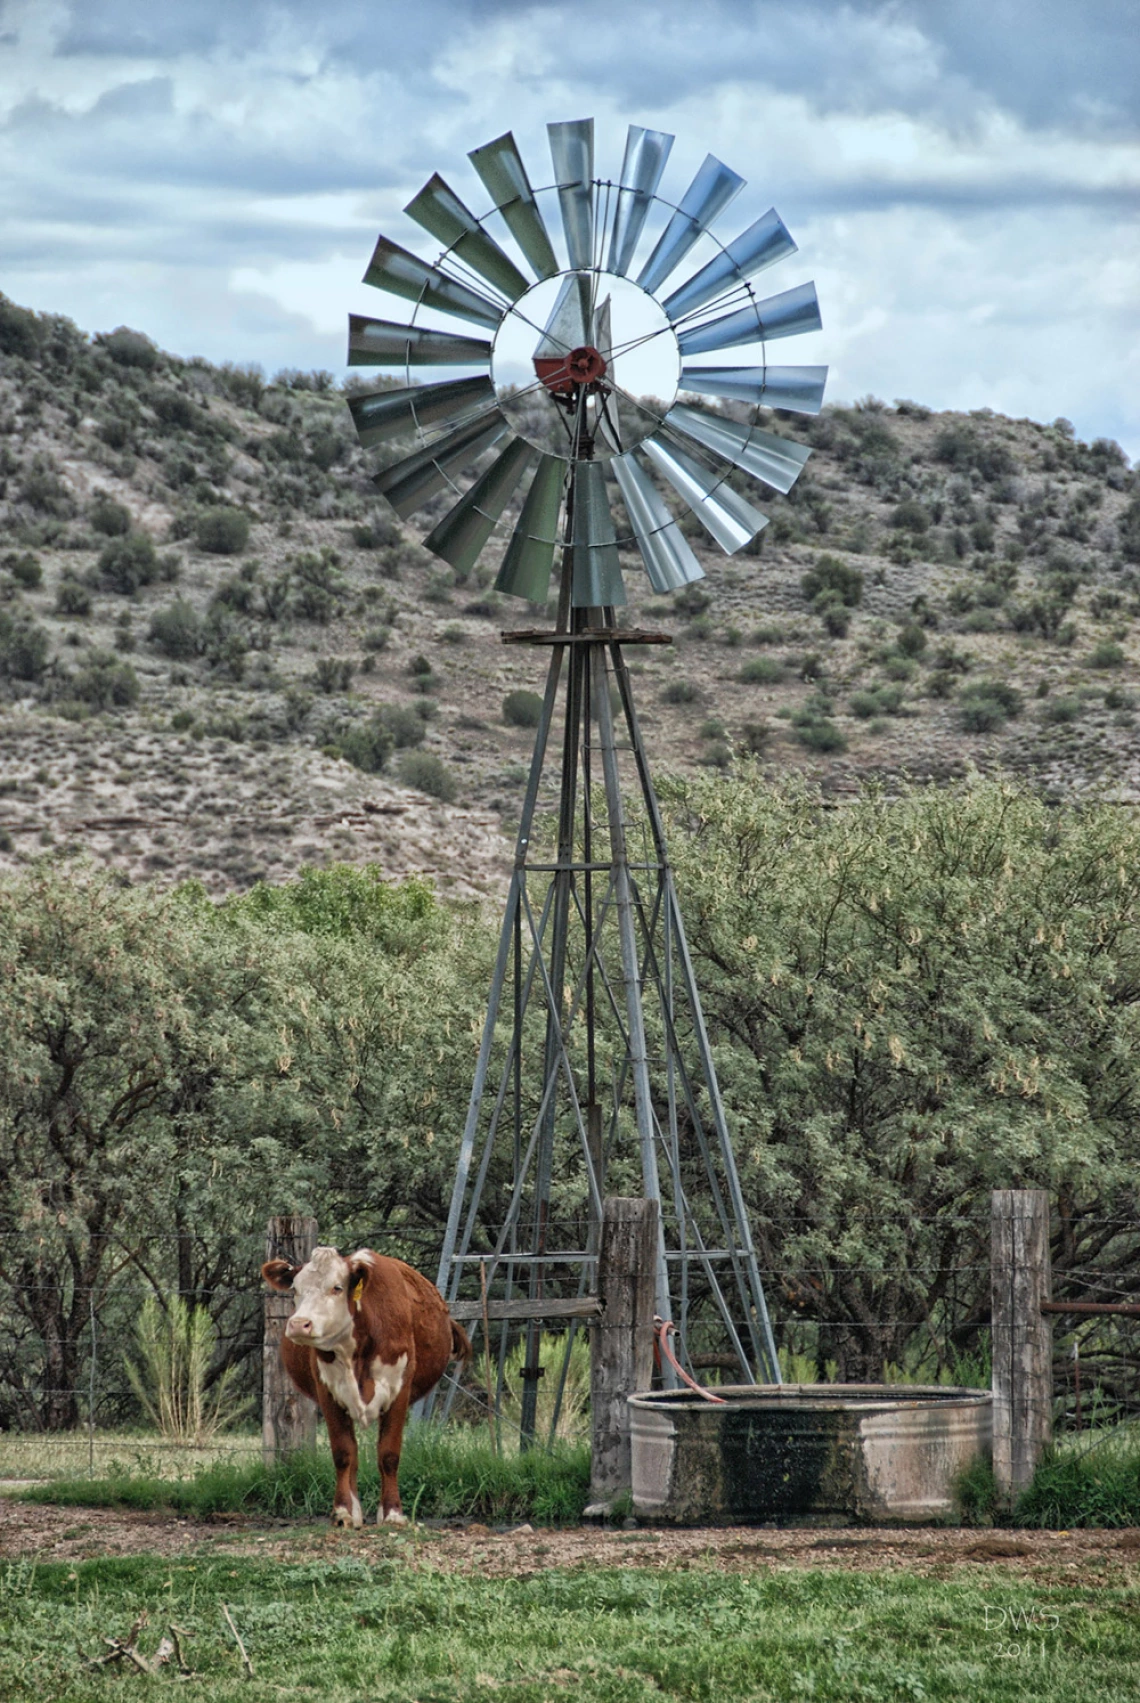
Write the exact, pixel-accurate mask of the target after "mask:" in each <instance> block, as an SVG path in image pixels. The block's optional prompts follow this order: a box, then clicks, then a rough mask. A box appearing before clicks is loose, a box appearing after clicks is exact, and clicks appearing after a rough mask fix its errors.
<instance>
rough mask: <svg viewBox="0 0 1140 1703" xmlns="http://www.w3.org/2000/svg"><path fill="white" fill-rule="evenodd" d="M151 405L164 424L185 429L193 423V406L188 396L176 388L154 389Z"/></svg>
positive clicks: (176, 429)
mask: <svg viewBox="0 0 1140 1703" xmlns="http://www.w3.org/2000/svg"><path fill="white" fill-rule="evenodd" d="M151 406H152V407H153V409H154V411H155V413H156V414H157V415H158V417H159V419H160V420H161V421H162V424H163V425H164V426H170V427H171V428H172V429H173V430H174V431H183V432H184V431H186V430H188V429H189V427H191V426H192V425H193V424H194V407H193V404H192V403H191V401H190V398H189V397H188V396H183V395H182V393H181V392H180V391H177V390H156V391H155V393H154V396H153V397H152V398H151Z"/></svg>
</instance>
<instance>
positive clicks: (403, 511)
mask: <svg viewBox="0 0 1140 1703" xmlns="http://www.w3.org/2000/svg"><path fill="white" fill-rule="evenodd" d="M506 430H507V419H506V416H505V415H504V414H503V413H502V412H501V411H500V410H499V409H498V408H495V409H493V410H492V411H491V412H490V413H489V414H480V415H479V416H478V417H477V418H476V419H474V420H469V421H468V423H467V424H466V425H465V426H460V427H459V428H458V430H456V431H454V432H452V433H451V434H450V435H449V436H448V437H444V438H437V439H436V441H435V443H433V444H429V445H428V447H427V448H426V449H421V450H418V451H417V452H416V454H415V455H409V456H408V457H407V459H406V460H405V461H398V462H397V463H396V465H395V466H394V467H386V468H385V469H384V471H383V473H378V474H377V475H376V478H375V480H374V481H373V483H374V484H375V485H376V488H377V490H378V491H380V492H381V494H382V495H383V496H385V497H387V499H388V501H389V502H390V503H391V505H392V507H393V508H394V509H395V511H396V513H397V514H398V515H399V517H400V519H401V520H407V518H408V516H409V515H410V514H413V513H414V512H415V510H416V509H418V508H420V507H421V506H422V505H423V504H424V503H426V502H427V500H428V498H429V497H434V496H435V494H436V492H437V491H442V490H443V489H444V487H445V486H447V485H451V484H452V483H453V481H452V479H451V478H450V474H451V473H452V472H453V471H456V472H457V471H458V470H459V469H460V468H461V467H464V466H466V465H467V464H468V463H469V462H472V461H474V460H475V458H476V457H477V456H479V455H481V454H482V453H483V451H484V450H485V449H490V447H491V445H492V444H493V443H494V442H495V441H496V439H497V438H501V437H502V435H503V433H504V432H505V431H506Z"/></svg>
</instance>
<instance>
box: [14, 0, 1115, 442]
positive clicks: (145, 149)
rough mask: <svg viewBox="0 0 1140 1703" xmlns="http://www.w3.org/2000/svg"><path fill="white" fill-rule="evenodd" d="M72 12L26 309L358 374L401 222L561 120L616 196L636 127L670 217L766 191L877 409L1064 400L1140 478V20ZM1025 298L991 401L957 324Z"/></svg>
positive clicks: (791, 13)
mask: <svg viewBox="0 0 1140 1703" xmlns="http://www.w3.org/2000/svg"><path fill="white" fill-rule="evenodd" d="M51 15H54V14H50V13H49V9H48V8H46V7H45V8H43V11H42V14H41V12H40V9H39V7H38V4H37V0H0V39H6V42H7V51H6V54H5V55H4V57H3V58H0V215H2V216H3V219H4V227H5V244H4V251H3V257H2V259H0V288H3V289H4V290H6V291H7V292H8V293H9V294H12V295H14V296H15V297H16V298H17V299H22V300H25V301H28V302H29V303H30V304H31V305H34V306H42V307H50V308H53V309H55V310H58V311H64V312H69V313H71V314H72V315H73V317H75V318H76V319H77V320H78V321H80V322H81V323H84V324H88V325H91V326H102V327H104V328H105V327H106V326H108V325H110V324H115V323H119V322H120V321H122V320H127V321H129V322H131V323H134V324H137V325H139V326H140V327H141V328H143V329H146V330H148V331H149V332H150V333H151V334H152V335H154V336H156V337H158V338H159V339H160V340H161V341H163V342H165V343H166V344H167V345H168V346H169V347H171V348H173V349H175V350H177V351H179V352H181V353H184V354H185V353H194V352H200V353H204V354H208V355H210V356H211V358H215V359H221V358H229V359H238V360H240V359H257V360H261V361H262V362H263V363H264V364H265V365H266V366H268V367H276V366H283V365H307V364H321V365H328V366H334V367H336V366H339V365H340V362H341V359H342V356H343V349H342V339H341V336H340V334H339V333H338V334H337V335H336V337H335V338H334V337H332V336H331V335H329V334H328V332H327V330H326V327H327V325H328V324H329V322H330V317H332V316H331V315H330V311H329V307H328V305H327V303H325V302H323V301H321V300H320V299H319V297H320V292H321V290H323V289H327V290H328V291H329V292H330V293H335V294H336V295H337V296H338V299H337V301H336V303H335V304H334V305H335V308H336V312H337V313H339V311H340V310H341V308H347V307H348V306H350V305H351V306H354V307H355V306H359V305H360V303H359V302H358V301H356V300H354V301H352V302H349V301H348V300H345V301H343V302H342V301H340V300H339V294H340V292H341V291H342V289H343V288H344V286H343V285H342V283H341V281H340V280H341V278H342V275H343V267H344V265H345V264H347V263H344V262H343V259H342V257H344V256H348V255H352V256H359V258H360V264H361V266H362V265H363V261H364V259H365V258H366V255H367V252H368V249H369V247H370V244H371V241H372V238H373V236H374V235H375V230H376V228H377V227H382V228H384V229H385V230H386V231H387V232H388V233H389V234H390V235H392V236H393V237H395V238H396V239H397V240H398V241H404V242H408V243H409V244H410V245H411V246H416V244H417V235H416V233H415V232H414V230H413V228H412V227H411V226H410V225H409V223H408V222H407V221H406V220H404V219H403V218H401V216H400V213H399V209H400V207H401V206H402V205H403V203H404V201H405V200H406V199H407V198H408V196H409V195H410V194H411V193H412V192H413V191H414V190H415V189H416V188H417V187H418V186H419V184H420V183H421V182H422V181H423V180H424V179H425V178H426V177H427V176H428V175H429V174H430V173H431V171H433V170H435V169H437V168H438V169H442V170H443V171H444V172H445V173H446V175H448V177H449V178H452V179H453V180H454V182H455V185H456V187H457V188H459V189H461V190H463V189H464V188H465V186H466V188H467V190H468V192H470V191H471V188H472V180H471V176H470V174H469V173H468V172H467V168H466V165H465V162H464V159H463V153H464V151H465V150H466V149H467V148H469V147H471V146H473V145H474V144H476V143H478V142H480V141H484V140H486V139H488V138H489V137H490V136H492V135H495V134H497V133H498V131H500V130H502V129H505V128H507V127H508V126H510V127H513V128H515V129H516V131H517V133H518V135H519V138H520V142H523V143H524V153H525V154H526V157H527V159H528V162H529V163H530V164H531V166H532V169H533V170H534V172H535V174H536V181H541V180H542V176H543V174H544V172H545V171H546V169H547V167H548V165H549V160H548V154H547V150H546V147H545V139H544V137H543V133H542V126H543V123H544V121H545V120H546V119H548V118H557V117H571V116H579V115H585V114H588V113H590V112H591V111H593V112H595V113H596V114H597V116H598V119H599V159H598V164H599V169H600V170H602V171H603V172H606V171H614V170H616V166H617V161H618V159H620V141H621V136H622V134H623V130H624V122H625V120H626V118H632V119H634V120H636V121H638V122H645V123H651V124H656V125H661V126H663V127H665V128H668V129H674V130H676V131H677V134H678V145H677V149H676V152H675V155H674V160H673V162H672V163H671V167H670V175H669V180H668V183H667V187H668V188H669V189H670V190H671V191H677V190H678V189H679V188H680V187H682V186H683V183H684V181H685V178H686V173H687V172H688V171H691V170H692V168H693V166H694V165H695V163H696V161H697V160H699V158H700V156H701V153H703V150H704V147H705V146H706V145H708V146H713V147H714V148H715V150H716V151H717V152H720V153H722V154H723V156H724V157H725V158H726V159H728V160H729V161H730V162H731V163H733V164H734V165H736V166H738V167H739V168H740V169H742V170H744V171H745V172H746V174H747V175H748V176H749V177H750V178H751V179H752V180H753V183H754V185H755V186H756V187H755V188H753V189H749V190H748V191H747V192H746V194H745V196H742V198H741V203H740V206H741V209H742V211H741V213H740V222H743V221H744V218H745V212H746V210H744V203H745V201H746V200H749V198H752V199H753V200H754V199H755V197H757V196H761V195H763V194H764V190H765V188H768V189H769V190H770V193H771V197H772V198H773V199H775V200H776V202H777V205H779V207H780V208H781V211H782V212H783V213H784V214H785V216H786V217H787V218H789V220H790V221H791V222H792V224H793V229H794V231H795V232H796V234H797V236H800V235H801V234H803V237H804V241H803V245H802V246H803V254H802V256H801V258H802V260H803V262H804V266H803V269H802V275H803V276H807V275H808V274H809V273H810V272H813V271H814V272H815V273H816V275H817V276H820V277H821V278H823V277H825V276H826V278H827V282H828V289H829V292H830V295H829V297H828V299H827V300H825V324H826V325H827V327H828V331H827V334H826V336H825V335H824V334H820V336H821V341H820V343H819V347H818V352H813V354H812V357H811V358H812V359H821V360H826V359H828V358H829V354H831V355H832V356H833V357H834V358H836V359H837V360H838V362H839V367H840V380H839V382H840V383H841V384H842V386H843V388H844V389H845V390H846V391H847V393H848V394H857V393H861V392H865V391H868V390H871V391H875V392H876V393H878V394H887V395H890V394H893V393H894V390H895V389H896V388H897V390H898V391H899V392H900V393H904V392H905V393H907V394H911V395H915V396H920V397H921V398H922V399H923V400H927V401H930V402H933V403H934V404H935V405H945V404H946V403H947V402H949V401H952V402H954V403H955V404H956V405H970V406H980V405H982V404H983V403H991V404H992V405H994V406H1009V407H1012V408H1013V409H1014V411H1021V412H1026V411H1032V410H1034V409H1037V410H1038V411H1041V407H1040V405H1039V401H1038V398H1039V397H1040V395H1041V394H1042V387H1043V386H1044V384H1045V382H1046V380H1045V378H1043V377H1042V374H1043V373H1044V374H1046V375H1047V378H1048V383H1049V385H1051V386H1052V387H1053V388H1054V390H1055V391H1056V396H1055V399H1054V400H1053V401H1052V402H1051V403H1049V404H1046V405H1044V411H1045V412H1047V413H1049V414H1050V417H1051V415H1052V414H1053V413H1065V414H1067V415H1069V416H1070V417H1072V418H1073V419H1074V420H1075V421H1076V422H1077V424H1078V428H1079V429H1081V430H1083V431H1084V432H1085V434H1086V435H1096V434H1097V433H1098V432H1103V431H1107V432H1109V433H1110V434H1111V435H1117V436H1121V437H1122V438H1124V439H1127V440H1128V441H1129V446H1130V447H1131V448H1132V450H1133V451H1134V452H1135V451H1137V450H1140V414H1138V413H1137V409H1136V404H1135V403H1134V402H1133V400H1132V398H1133V397H1135V396H1136V395H1137V394H1138V385H1137V380H1138V379H1140V371H1137V370H1136V363H1135V361H1134V362H1133V365H1132V366H1129V364H1128V362H1129V359H1130V358H1131V357H1129V355H1128V353H1127V349H1126V348H1125V349H1124V350H1123V351H1122V349H1121V341H1122V339H1121V327H1122V325H1124V324H1126V322H1127V319H1128V317H1129V315H1134V312H1135V306H1134V304H1135V299H1136V296H1137V294H1140V254H1138V252H1137V244H1136V242H1135V239H1134V238H1133V237H1131V236H1130V235H1129V230H1130V226H1129V222H1128V220H1129V214H1130V212H1131V211H1132V210H1133V209H1134V205H1135V196H1134V188H1135V186H1136V184H1137V180H1138V179H1140V148H1137V141H1136V133H1137V125H1136V109H1137V101H1138V90H1140V65H1138V63H1137V60H1138V54H1140V30H1137V29H1136V28H1135V18H1136V11H1135V0H1089V3H1088V4H1085V5H1080V4H1079V3H1078V0H949V3H947V0H846V3H840V4H833V3H830V0H626V3H625V4H615V0H574V3H573V4H571V3H570V0H418V3H416V4H412V5H406V4H397V3H395V0H386V3H383V4H379V5H378V4H376V3H375V0H372V3H366V0H324V4H322V5H321V7H319V8H316V7H314V6H313V5H312V3H311V0H248V3H247V4H244V5H242V6H240V7H239V6H235V5H234V4H233V0H166V4H164V5H156V4H155V3H154V0H97V3H96V4H91V3H90V0H74V3H73V4H72V5H71V8H70V12H69V13H61V14H60V15H61V16H62V17H63V19H64V22H63V25H62V27H61V28H60V29H59V30H57V32H56V34H55V36H54V39H53V38H52V35H51V29H50V27H49V24H48V23H46V22H45V21H44V20H45V19H48V18H49V17H50V16H51ZM29 20H30V21H29ZM33 26H34V27H33ZM5 60H6V61H7V65H8V73H7V75H5ZM619 115H620V116H619ZM615 150H617V154H616V158H615V157H614V153H615ZM479 204H483V202H480V203H479ZM766 204H767V201H766V199H765V200H763V201H761V202H760V204H759V205H757V206H756V207H755V211H756V212H759V211H760V210H761V208H762V206H763V205H766ZM735 211H736V210H735V209H734V213H735ZM747 216H748V217H751V216H753V214H752V213H747ZM1014 221H1016V224H1017V232H1018V237H1017V243H1016V245H1015V249H1014V250H1011V248H1010V244H1009V242H1008V241H1007V240H1006V237H1005V232H1006V231H1007V229H1008V227H1009V226H1010V224H1011V223H1012V222H1014ZM801 227H802V228H803V229H802V232H801ZM1075 227H1076V228H1079V240H1078V239H1076V238H1075V237H1074V235H1073V231H1074V228H1075ZM338 257H340V258H338ZM1086 257H1087V258H1086ZM797 264H798V263H797ZM355 265H356V262H355V260H354V261H353V267H355ZM352 276H353V277H354V278H355V277H358V276H359V271H353V272H352ZM235 279H239V280H240V287H239V286H238V284H236V283H235ZM1043 280H1044V281H1047V284H1046V283H1043V282H1042V281H1043ZM778 287H783V282H781V283H780V284H778V285H777V284H775V283H774V284H773V288H778ZM821 287H822V286H821ZM995 293H996V294H997V295H998V296H999V297H1000V299H1001V301H1002V303H1003V308H1002V316H1003V317H1002V321H1001V325H1002V330H1001V334H1000V335H998V334H997V332H996V331H995V332H993V334H992V335H991V334H989V333H986V334H984V335H983V334H981V333H979V335H978V337H977V338H976V339H975V341H976V343H977V346H978V347H979V348H982V347H984V349H985V361H984V363H982V364H981V365H979V366H978V368H977V370H976V371H974V370H973V369H971V374H963V371H962V368H961V337H960V336H959V334H958V331H957V330H956V329H955V326H956V322H960V321H961V318H962V316H963V315H964V314H967V313H974V314H977V315H984V314H985V313H986V312H988V311H989V308H988V305H987V297H988V296H992V295H994V294H995ZM884 300H890V302H891V303H892V314H891V322H890V326H889V328H887V329H884V327H883V323H882V315H881V313H880V314H879V316H878V318H876V317H875V304H876V303H878V302H882V301H884ZM1062 304H1063V305H1062ZM373 305H375V306H378V307H379V309H380V311H387V312H391V313H392V314H393V316H394V317H398V316H400V314H401V308H400V307H399V306H397V305H396V304H394V303H393V302H392V301H390V300H388V299H386V298H383V297H382V298H379V301H378V302H377V303H375V304H373ZM1076 321H1079V323H1080V326H1081V337H1080V340H1079V344H1078V343H1077V342H1076V341H1074V340H1073V339H1072V337H1071V333H1070V328H1071V326H1072V324H1073V323H1074V322H1076ZM978 323H981V321H980V320H979V322H978ZM828 339H830V345H831V346H830V348H829V347H828ZM1043 351H1045V352H1047V354H1046V355H1043ZM964 386H966V387H967V388H966V389H965V390H964V388H963V387H964ZM970 386H972V387H973V389H970V388H969V387H970ZM975 392H976V393H975Z"/></svg>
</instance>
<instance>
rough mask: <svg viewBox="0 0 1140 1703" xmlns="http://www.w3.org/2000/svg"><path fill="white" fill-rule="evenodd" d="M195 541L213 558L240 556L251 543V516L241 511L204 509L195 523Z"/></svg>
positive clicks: (200, 548)
mask: <svg viewBox="0 0 1140 1703" xmlns="http://www.w3.org/2000/svg"><path fill="white" fill-rule="evenodd" d="M194 539H195V542H196V543H197V545H198V548H199V550H205V551H207V552H208V553H209V554H210V555H212V556H240V555H241V552H242V551H243V550H244V549H245V547H246V545H247V544H248V543H249V516H248V515H245V514H243V513H242V511H241V510H240V509H231V508H214V509H204V510H203V511H202V513H201V514H200V515H199V516H198V518H197V520H196V521H195V522H194Z"/></svg>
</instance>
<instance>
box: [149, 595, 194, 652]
mask: <svg viewBox="0 0 1140 1703" xmlns="http://www.w3.org/2000/svg"><path fill="white" fill-rule="evenodd" d="M149 637H150V640H151V643H152V644H153V645H155V646H156V648H157V649H158V650H160V651H161V652H162V654H163V655H164V656H168V657H170V658H171V659H172V660H173V661H175V662H184V661H186V660H188V658H190V657H192V656H197V655H198V652H199V650H200V649H201V647H202V620H201V617H200V616H199V615H198V613H197V611H196V610H195V609H193V608H192V607H191V605H190V604H189V603H187V602H186V601H185V599H184V598H181V597H180V598H178V599H176V601H175V602H173V603H170V604H168V605H167V607H166V608H165V609H158V610H156V611H155V613H154V614H153V615H152V616H151V621H150V632H149Z"/></svg>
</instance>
